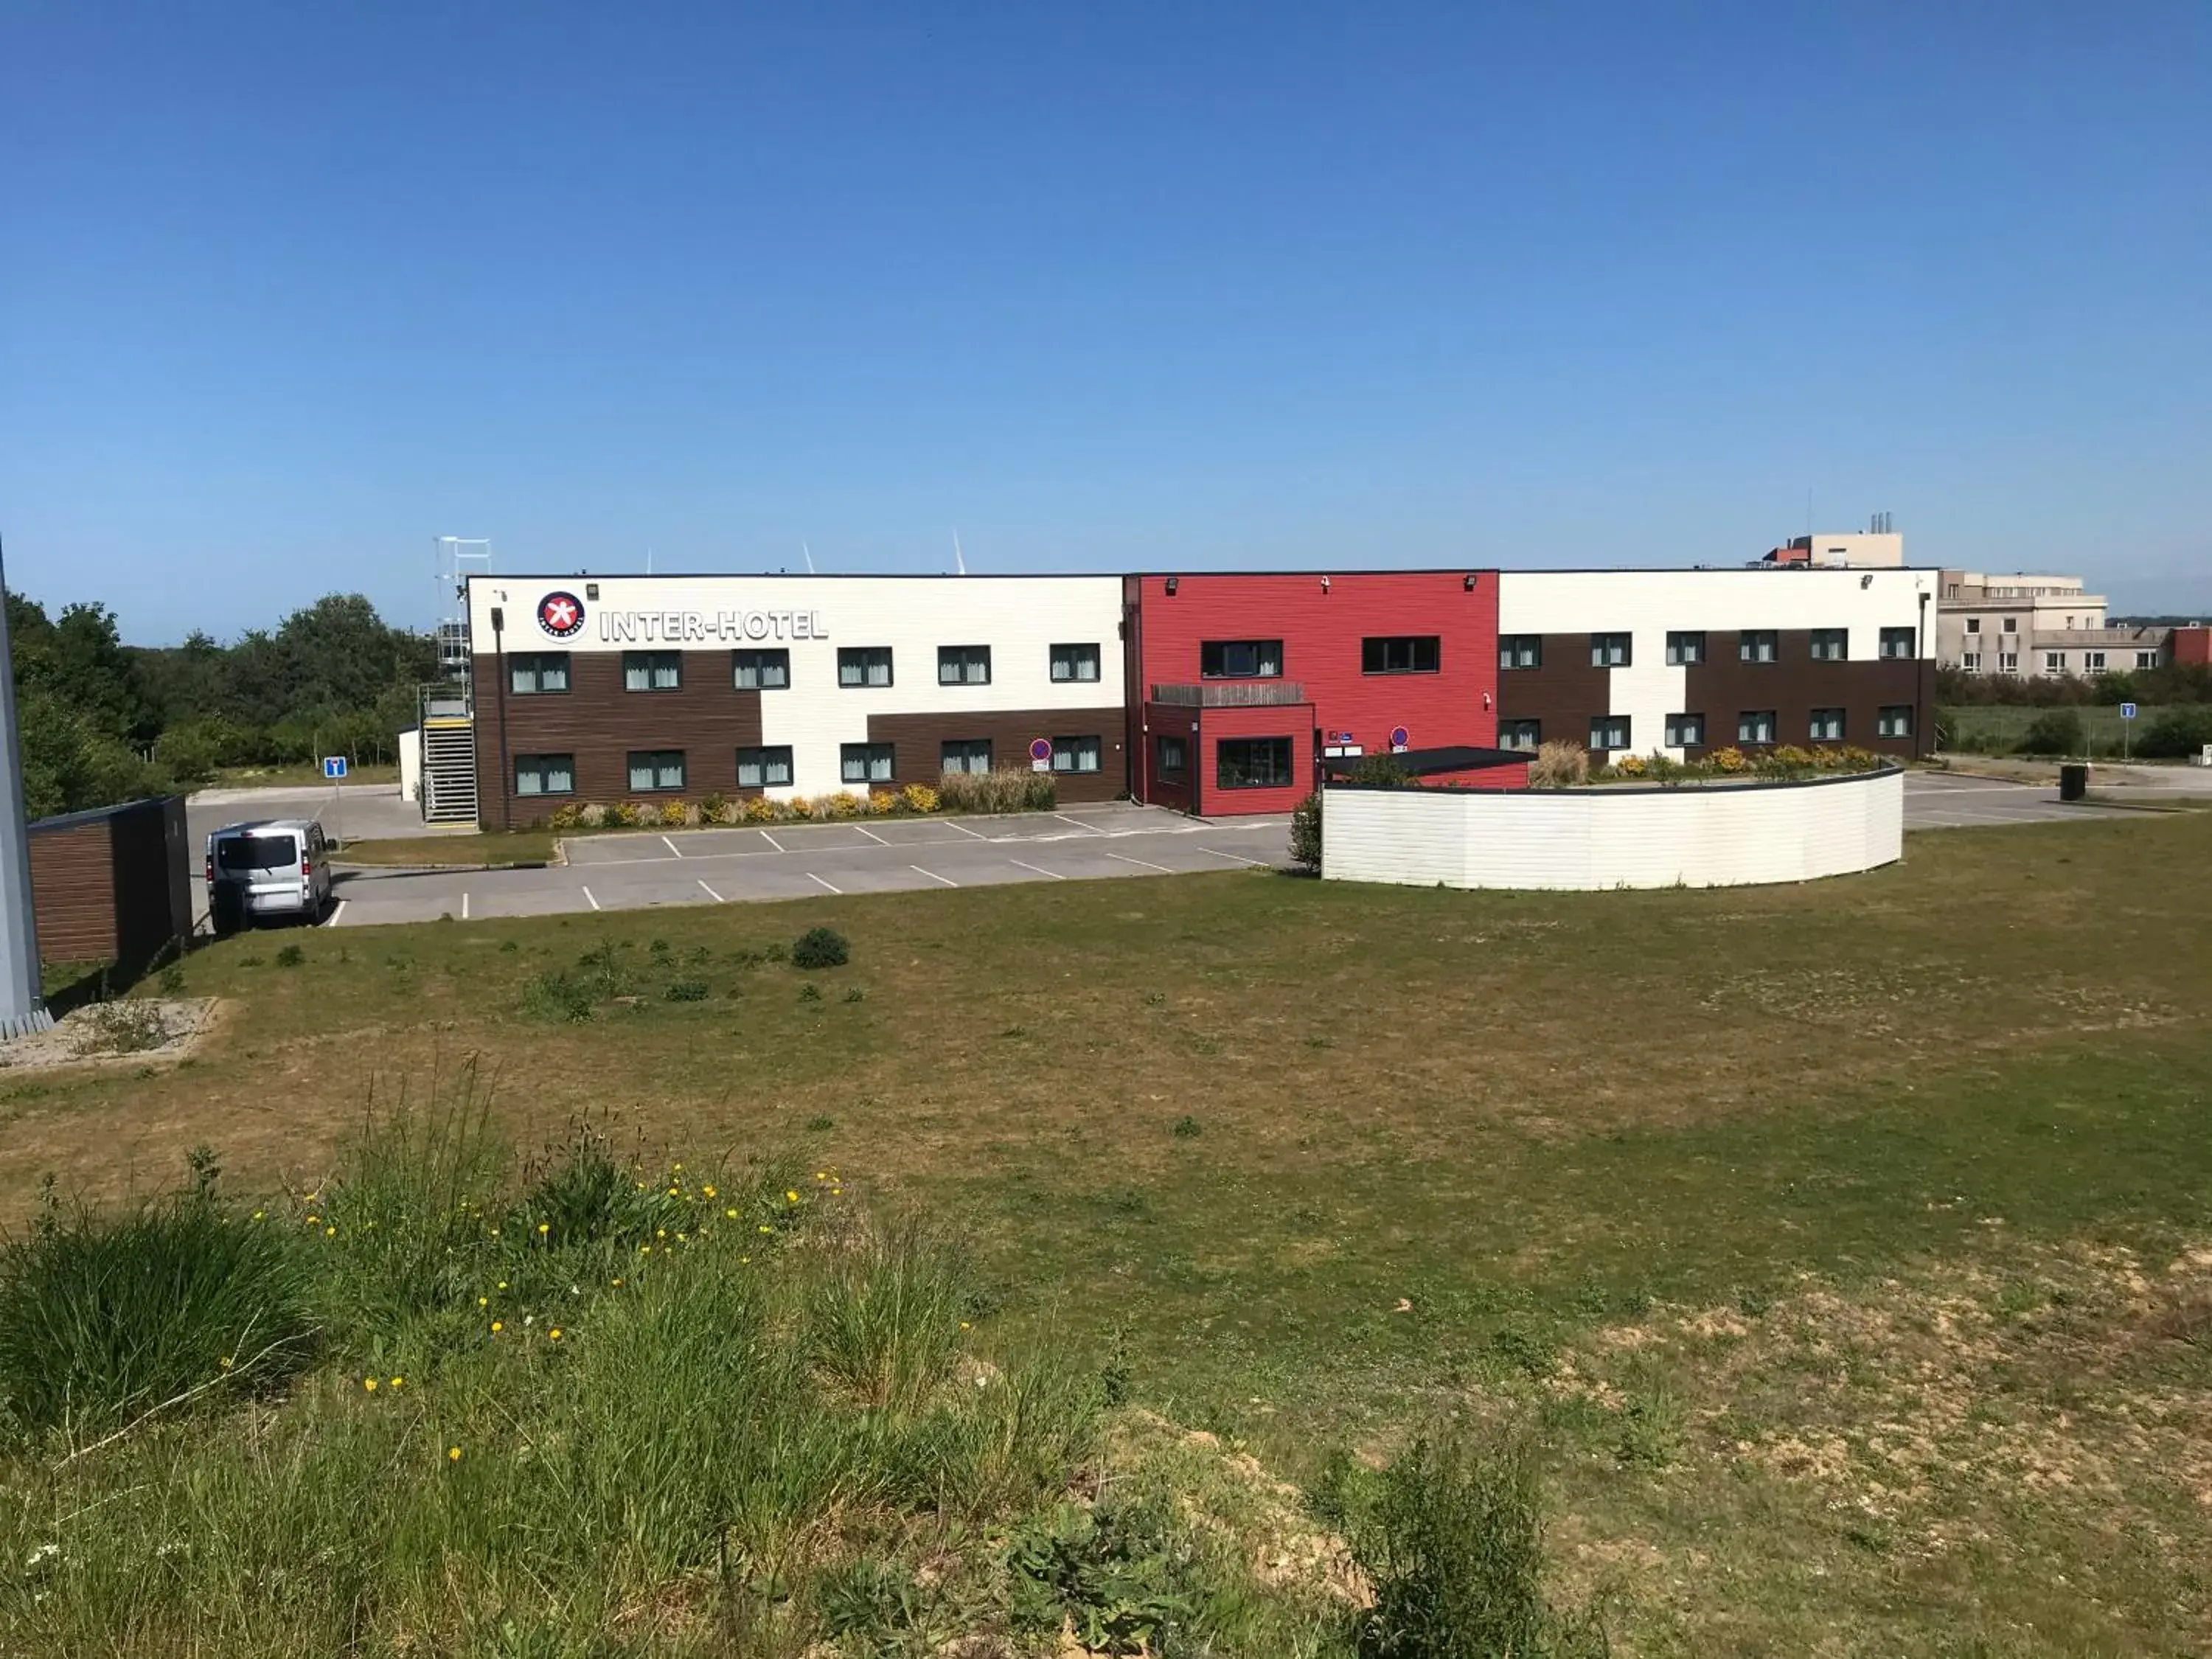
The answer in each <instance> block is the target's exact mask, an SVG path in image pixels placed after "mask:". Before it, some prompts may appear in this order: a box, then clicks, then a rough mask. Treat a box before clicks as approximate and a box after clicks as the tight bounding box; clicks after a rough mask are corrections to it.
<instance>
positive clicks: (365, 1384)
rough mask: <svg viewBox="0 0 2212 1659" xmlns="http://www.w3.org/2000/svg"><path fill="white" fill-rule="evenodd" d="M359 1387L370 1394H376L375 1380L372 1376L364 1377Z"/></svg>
mask: <svg viewBox="0 0 2212 1659" xmlns="http://www.w3.org/2000/svg"><path fill="white" fill-rule="evenodd" d="M361 1386H362V1388H364V1389H368V1391H369V1392H370V1393H371V1394H374V1393H375V1392H376V1379H375V1378H374V1377H373V1376H364V1377H362V1379H361Z"/></svg>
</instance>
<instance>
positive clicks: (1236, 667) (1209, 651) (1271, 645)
mask: <svg viewBox="0 0 2212 1659" xmlns="http://www.w3.org/2000/svg"><path fill="white" fill-rule="evenodd" d="M1282 671H1283V642H1282V641H1280V640H1207V641H1203V642H1202V643H1201V644H1200V646H1199V647H1198V676H1199V678H1200V679H1206V680H1272V679H1277V678H1280V677H1281V675H1282Z"/></svg>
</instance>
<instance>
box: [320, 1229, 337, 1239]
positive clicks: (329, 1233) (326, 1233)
mask: <svg viewBox="0 0 2212 1659" xmlns="http://www.w3.org/2000/svg"><path fill="white" fill-rule="evenodd" d="M337 1236H338V1230H337V1228H335V1227H325V1228H324V1229H323V1237H325V1238H336V1237H337Z"/></svg>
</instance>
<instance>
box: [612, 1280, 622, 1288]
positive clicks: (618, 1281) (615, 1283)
mask: <svg viewBox="0 0 2212 1659" xmlns="http://www.w3.org/2000/svg"><path fill="white" fill-rule="evenodd" d="M614 1287H615V1288H616V1289H617V1290H620V1289H622V1280H620V1279H616V1280H615V1281H614Z"/></svg>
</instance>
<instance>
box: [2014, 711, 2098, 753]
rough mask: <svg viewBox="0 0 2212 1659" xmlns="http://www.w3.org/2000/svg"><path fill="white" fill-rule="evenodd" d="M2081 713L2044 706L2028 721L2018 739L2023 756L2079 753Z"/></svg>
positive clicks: (2080, 746)
mask: <svg viewBox="0 0 2212 1659" xmlns="http://www.w3.org/2000/svg"><path fill="white" fill-rule="evenodd" d="M2083 741H2084V739H2083V737H2082V731H2081V714H2080V712H2079V711H2078V710H2075V709H2072V708H2046V709H2045V710H2044V711H2043V713H2041V714H2038V715H2037V716H2036V717H2035V718H2034V720H2031V721H2030V722H2029V723H2028V727H2027V732H2026V734H2025V735H2023V736H2022V737H2021V740H2020V752H2021V754H2023V755H2078V754H2080V753H2081V752H2082V744H2083Z"/></svg>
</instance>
